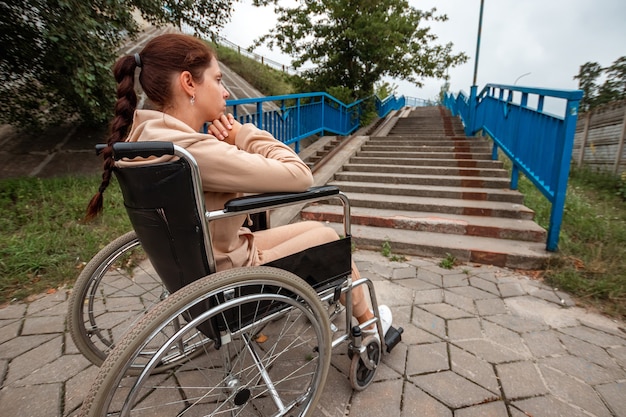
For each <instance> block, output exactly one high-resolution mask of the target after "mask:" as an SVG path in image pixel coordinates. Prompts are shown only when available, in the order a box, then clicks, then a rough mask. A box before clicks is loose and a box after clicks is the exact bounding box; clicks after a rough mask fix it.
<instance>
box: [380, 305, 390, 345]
mask: <svg viewBox="0 0 626 417" xmlns="http://www.w3.org/2000/svg"><path fill="white" fill-rule="evenodd" d="M378 314H379V316H380V322H381V323H382V325H383V337H384V336H385V335H386V334H387V331H388V330H389V328H390V327H391V323H392V322H393V315H392V314H391V309H390V308H389V307H388V306H386V305H384V304H383V305H380V306H378Z"/></svg>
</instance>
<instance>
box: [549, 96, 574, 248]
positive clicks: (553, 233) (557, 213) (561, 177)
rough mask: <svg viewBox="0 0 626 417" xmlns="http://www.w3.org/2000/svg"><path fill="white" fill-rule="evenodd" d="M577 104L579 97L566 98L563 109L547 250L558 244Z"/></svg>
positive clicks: (572, 146)
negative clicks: (558, 168)
mask: <svg viewBox="0 0 626 417" xmlns="http://www.w3.org/2000/svg"><path fill="white" fill-rule="evenodd" d="M579 104H580V99H578V100H576V99H570V100H567V107H566V109H565V119H564V124H563V126H562V129H561V130H562V131H561V134H560V136H561V137H560V141H561V142H562V152H561V153H560V155H558V156H559V158H558V162H559V166H560V168H561V169H560V170H559V173H558V174H557V178H556V184H555V190H554V201H553V203H552V211H551V212H550V229H549V230H548V244H547V248H548V250H549V251H555V250H556V249H557V247H558V244H559V234H560V232H561V224H562V222H563V211H564V209H565V197H566V195H567V181H568V179H569V168H570V160H571V158H572V150H573V148H574V134H575V132H576V120H577V119H578V105H579Z"/></svg>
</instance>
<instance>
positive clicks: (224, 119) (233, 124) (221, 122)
mask: <svg viewBox="0 0 626 417" xmlns="http://www.w3.org/2000/svg"><path fill="white" fill-rule="evenodd" d="M240 129H241V123H239V122H238V121H237V120H235V118H234V117H233V115H232V114H230V113H229V114H223V115H222V116H220V117H219V118H218V119H215V120H213V121H212V122H211V124H210V125H209V133H210V134H212V135H213V136H215V137H216V138H217V139H218V140H221V141H224V142H226V143H229V144H231V145H234V144H235V138H236V137H237V133H239V130H240Z"/></svg>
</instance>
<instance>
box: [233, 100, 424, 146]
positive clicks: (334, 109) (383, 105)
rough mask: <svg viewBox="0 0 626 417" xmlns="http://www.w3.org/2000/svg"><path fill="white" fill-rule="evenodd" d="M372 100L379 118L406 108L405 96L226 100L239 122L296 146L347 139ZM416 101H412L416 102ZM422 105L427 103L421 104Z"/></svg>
mask: <svg viewBox="0 0 626 417" xmlns="http://www.w3.org/2000/svg"><path fill="white" fill-rule="evenodd" d="M371 99H374V100H375V106H376V110H377V113H378V116H379V117H385V116H386V115H387V114H389V112H390V111H392V110H399V109H401V108H402V107H404V106H405V105H406V101H407V100H406V98H405V97H399V98H397V97H395V96H389V97H387V98H386V99H384V100H380V99H378V97H376V96H373V97H369V98H367V99H363V100H359V101H355V102H354V103H352V104H344V103H342V102H341V101H339V100H337V99H336V98H334V97H332V96H331V95H329V94H327V93H301V94H291V95H284V96H271V97H257V98H246V99H240V100H228V101H227V102H226V105H227V106H229V107H231V109H232V110H231V111H232V113H233V115H234V116H235V118H237V120H239V121H240V122H242V123H254V124H255V125H256V126H257V127H259V128H261V129H264V130H267V131H268V132H270V133H271V134H272V135H273V136H274V137H275V138H276V139H278V140H280V141H281V142H283V143H285V144H288V145H289V144H292V143H293V144H295V150H296V152H299V151H300V141H301V140H302V139H305V138H307V137H310V136H313V135H318V134H319V135H324V134H333V135H338V136H348V135H350V134H352V133H353V132H354V131H356V130H357V129H358V128H359V127H360V123H361V115H362V112H363V109H364V105H365V104H366V102H367V101H368V100H371ZM418 100H419V99H412V100H411V102H412V103H418ZM424 103H426V102H425V101H424Z"/></svg>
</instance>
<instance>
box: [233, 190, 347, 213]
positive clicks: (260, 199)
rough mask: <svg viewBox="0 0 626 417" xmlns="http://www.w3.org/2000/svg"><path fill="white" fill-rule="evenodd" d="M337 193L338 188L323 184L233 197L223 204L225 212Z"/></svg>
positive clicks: (295, 201)
mask: <svg viewBox="0 0 626 417" xmlns="http://www.w3.org/2000/svg"><path fill="white" fill-rule="evenodd" d="M336 194H339V188H337V187H335V186H333V185H323V186H321V187H312V188H309V189H308V190H306V191H303V192H300V193H267V194H258V195H251V196H246V197H240V198H235V199H233V200H229V201H227V202H226V204H224V211H225V212H239V211H246V210H254V209H258V208H264V207H267V208H269V207H271V206H277V205H281V204H292V203H297V202H299V201H306V200H311V199H314V198H321V197H327V196H331V195H336Z"/></svg>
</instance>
